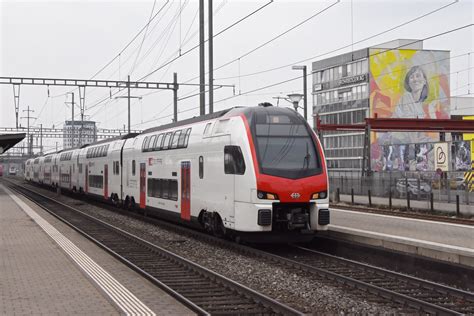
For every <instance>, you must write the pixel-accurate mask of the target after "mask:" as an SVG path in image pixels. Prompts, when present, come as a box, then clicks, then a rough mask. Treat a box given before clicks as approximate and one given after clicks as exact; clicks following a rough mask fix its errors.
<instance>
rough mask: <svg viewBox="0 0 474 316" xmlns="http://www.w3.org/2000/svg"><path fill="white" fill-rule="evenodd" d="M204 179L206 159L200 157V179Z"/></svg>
mask: <svg viewBox="0 0 474 316" xmlns="http://www.w3.org/2000/svg"><path fill="white" fill-rule="evenodd" d="M202 178H204V157H203V156H199V179H202Z"/></svg>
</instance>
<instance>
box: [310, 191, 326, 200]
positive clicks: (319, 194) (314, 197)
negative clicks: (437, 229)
mask: <svg viewBox="0 0 474 316" xmlns="http://www.w3.org/2000/svg"><path fill="white" fill-rule="evenodd" d="M327 196H328V192H327V191H321V192H317V193H313V194H312V195H311V200H319V199H325V198H327Z"/></svg>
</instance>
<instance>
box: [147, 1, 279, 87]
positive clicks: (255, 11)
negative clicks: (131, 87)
mask: <svg viewBox="0 0 474 316" xmlns="http://www.w3.org/2000/svg"><path fill="white" fill-rule="evenodd" d="M271 3H273V0H270V1H269V2H268V3H266V4H264V5H263V6H261V7H259V8H258V9H256V10H254V11H252V12H251V13H250V14H248V15H246V16H244V17H243V18H241V19H240V20H238V21H237V22H234V23H233V24H231V25H230V26H228V27H226V28H225V29H223V30H222V31H220V32H218V33H217V34H215V35H214V36H213V38H216V37H217V36H219V35H220V34H222V33H224V32H225V31H227V30H229V29H230V28H232V27H234V26H236V25H237V24H239V23H240V22H242V21H244V20H246V19H247V18H249V17H251V16H252V15H254V14H256V13H257V12H259V11H260V10H262V9H263V8H265V7H266V6H268V5H269V4H271ZM205 42H207V40H206V41H205ZM198 47H199V45H196V46H193V47H192V48H190V49H188V50H187V51H185V52H184V53H182V54H181V55H179V56H177V57H175V58H173V59H171V60H170V61H168V62H166V63H165V64H163V65H161V66H159V67H158V68H156V69H154V70H153V71H152V72H150V73H148V74H147V75H145V76H143V77H142V78H140V79H138V81H143V80H145V79H146V78H148V77H149V76H151V75H153V74H154V73H156V72H157V71H159V70H160V69H163V68H164V67H166V66H167V65H169V64H170V63H172V62H174V61H176V60H178V59H179V58H181V57H183V56H184V55H186V54H188V53H190V52H191V51H193V50H195V49H196V48H198Z"/></svg>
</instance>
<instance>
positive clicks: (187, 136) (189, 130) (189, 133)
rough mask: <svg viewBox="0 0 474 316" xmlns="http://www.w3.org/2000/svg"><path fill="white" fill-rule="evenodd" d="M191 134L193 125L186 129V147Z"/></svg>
mask: <svg viewBox="0 0 474 316" xmlns="http://www.w3.org/2000/svg"><path fill="white" fill-rule="evenodd" d="M190 135H191V127H190V128H188V129H187V130H186V137H185V139H184V147H188V142H189V136H190Z"/></svg>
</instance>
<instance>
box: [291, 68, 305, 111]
mask: <svg viewBox="0 0 474 316" xmlns="http://www.w3.org/2000/svg"><path fill="white" fill-rule="evenodd" d="M291 69H293V70H303V94H304V104H303V109H304V113H303V114H304V115H303V116H304V119H305V120H307V119H308V117H307V114H306V109H307V108H308V95H307V91H308V86H307V82H306V77H307V75H306V66H293V67H291Z"/></svg>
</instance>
